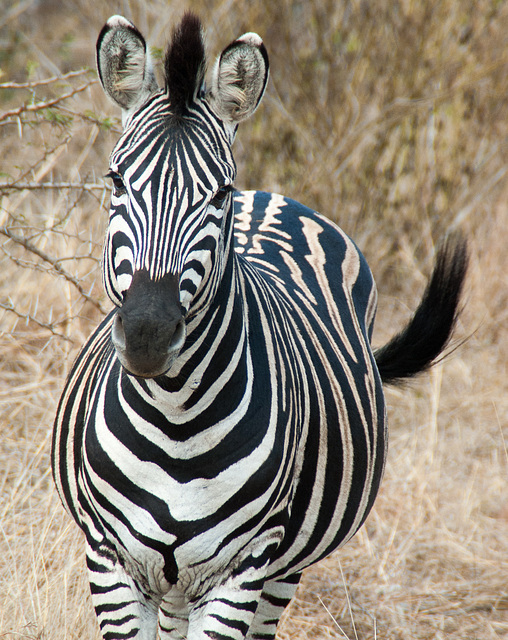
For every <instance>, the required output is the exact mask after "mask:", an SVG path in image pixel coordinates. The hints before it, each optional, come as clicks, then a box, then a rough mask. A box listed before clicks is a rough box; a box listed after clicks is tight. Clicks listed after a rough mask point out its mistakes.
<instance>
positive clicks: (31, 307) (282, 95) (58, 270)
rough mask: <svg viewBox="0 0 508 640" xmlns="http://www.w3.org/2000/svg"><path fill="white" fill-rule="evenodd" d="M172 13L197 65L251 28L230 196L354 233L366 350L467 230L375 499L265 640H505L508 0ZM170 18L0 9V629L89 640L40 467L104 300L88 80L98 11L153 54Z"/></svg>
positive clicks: (401, 395)
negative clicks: (426, 364) (458, 301)
mask: <svg viewBox="0 0 508 640" xmlns="http://www.w3.org/2000/svg"><path fill="white" fill-rule="evenodd" d="M4 4H5V3H4ZM62 5H63V6H64V8H63V7H62ZM106 5H107V6H106ZM186 7H189V8H192V9H194V10H196V11H198V12H199V13H200V14H201V15H202V17H203V20H204V24H205V27H206V32H207V38H208V42H209V49H210V53H211V55H212V56H213V55H215V53H217V52H218V50H219V47H220V46H225V45H226V44H227V42H228V41H229V40H230V39H232V38H234V37H235V36H237V35H239V34H240V33H242V32H244V31H247V30H256V31H258V32H259V33H260V34H261V35H262V36H263V38H264V39H265V42H266V44H267V47H268V50H269V53H270V56H271V63H272V80H271V84H270V87H269V89H268V92H267V95H266V97H265V101H264V105H263V106H262V107H261V108H260V110H259V111H258V113H257V114H256V115H255V117H254V118H253V119H252V120H251V121H250V122H249V123H248V124H246V125H244V127H243V129H242V130H241V131H240V133H239V137H238V140H237V143H236V158H237V161H238V166H239V176H238V180H237V185H238V186H239V187H248V188H263V189H267V190H270V189H271V190H278V191H282V192H283V193H284V194H286V195H288V196H291V197H294V198H296V199H298V200H301V201H303V202H304V203H306V204H308V205H310V206H313V207H315V208H316V209H318V210H320V211H322V212H323V213H325V214H327V215H329V216H330V217H332V218H334V219H335V220H337V221H338V222H339V223H340V224H341V225H342V226H343V228H344V229H345V230H346V231H347V232H348V233H350V234H351V235H352V236H353V238H354V239H355V240H356V241H357V243H358V244H359V245H360V247H361V248H362V250H363V251H364V253H365V254H366V256H367V259H368V260H369V262H370V264H371V266H372V269H373V271H374V274H375V277H376V280H377V282H378V286H379V290H380V309H379V313H378V322H377V328H376V335H375V341H376V343H377V344H379V343H381V342H382V341H383V340H385V339H386V338H387V337H388V336H389V335H391V333H392V332H393V331H394V329H395V328H396V327H397V326H400V325H401V324H402V323H403V322H404V320H405V319H406V318H407V317H408V315H409V313H410V310H411V309H413V308H414V307H415V304H416V302H417V300H418V298H419V296H420V295H421V292H422V290H423V287H424V283H425V277H426V275H427V274H428V273H429V271H430V268H431V263H432V257H433V252H434V245H435V243H436V242H438V241H439V239H440V238H441V237H442V236H443V234H444V233H446V231H447V230H449V229H451V228H461V229H462V230H463V231H464V232H465V233H466V234H467V235H468V237H469V238H470V247H471V254H472V261H471V269H470V275H469V280H468V285H467V292H466V298H467V299H466V304H465V309H464V313H463V315H462V319H461V322H460V324H459V327H458V331H457V339H458V340H462V339H464V338H468V339H467V341H466V342H465V344H463V345H462V346H461V347H460V349H458V350H457V351H456V352H455V353H453V355H452V356H451V357H450V358H449V359H448V360H446V361H445V362H444V363H443V364H441V365H439V366H438V367H436V368H435V369H434V370H433V371H432V372H431V373H430V374H429V375H427V376H424V377H422V378H421V379H420V380H419V381H418V382H417V383H415V384H414V385H412V387H410V388H408V389H403V390H388V391H387V399H388V404H389V418H390V432H391V440H390V452H389V460H388V464H387V469H386V474H385V478H384V482H383V486H382V489H381V492H380V495H379V498H378V501H377V503H376V506H375V509H374V511H373V513H372V515H371V516H370V517H369V520H368V522H367V524H366V526H365V527H364V528H363V529H362V530H361V532H360V533H359V534H358V535H357V536H356V537H355V539H354V540H353V541H352V542H351V543H349V544H348V545H347V546H346V547H345V548H344V549H343V550H341V551H340V552H338V553H336V554H334V555H333V556H332V557H331V558H329V559H328V560H326V561H324V562H322V563H321V564H320V565H319V566H317V567H315V568H312V569H310V570H308V571H307V573H306V575H305V577H304V580H303V582H302V585H301V587H300V589H299V593H298V597H297V599H296V600H295V601H294V603H293V604H292V605H291V607H290V609H289V611H288V612H287V614H286V615H285V618H284V622H283V624H282V625H281V627H280V638H281V640H282V639H284V640H292V639H296V638H299V639H300V640H303V639H305V638H308V639H309V640H310V639H312V640H314V639H325V638H331V639H338V638H349V639H350V640H353V639H355V640H356V639H362V640H369V639H373V638H385V639H397V640H398V639H408V638H412V639H414V640H423V639H436V640H438V639H444V638H451V639H453V640H458V639H477V640H487V639H488V640H490V639H494V638H501V637H505V636H507V637H508V586H507V579H506V577H507V571H508V559H507V554H506V550H507V548H508V492H507V484H508V483H507V471H508V448H507V445H508V376H507V373H508V372H507V362H508V305H507V302H508V276H507V275H506V274H507V273H508V252H507V251H506V249H505V246H504V245H505V243H506V238H507V233H508V208H507V205H506V202H507V197H508V183H507V173H508V164H507V159H508V146H507V140H508V102H507V100H506V96H507V95H508V36H507V34H508V5H507V4H506V3H504V2H500V1H499V0H497V1H496V0H475V1H473V0H460V1H459V0H443V1H441V2H438V1H437V0H426V1H421V2H414V1H412V0H398V1H397V2H389V1H388V0H377V1H376V2H370V3H369V2H361V1H360V0H352V1H349V2H346V0H344V1H342V0H339V1H337V0H333V1H332V0H320V1H319V2H318V1H317V0H316V1H315V2H313V1H309V2H307V3H304V2H296V1H293V2H290V0H281V1H279V2H274V3H266V2H265V3H251V2H245V3H232V2H230V1H229V0H213V1H212V2H207V3H205V2H204V0H189V2H188V3H187V4H186ZM183 8H184V7H183V6H182V4H181V3H180V2H171V1H170V2H162V1H159V0H149V1H147V2H141V1H140V0H131V1H130V2H119V1H118V2H109V3H102V2H99V0H70V1H69V2H66V3H60V2H58V1H57V0H40V1H39V2H35V1H34V2H29V1H27V2H24V3H23V2H22V3H18V2H15V1H14V0H7V3H6V7H4V6H3V8H2V12H1V15H0V43H1V46H0V70H1V72H2V76H1V77H0V83H4V84H3V85H2V86H1V87H0V141H1V151H2V152H1V154H0V198H1V202H0V249H1V251H2V254H1V256H0V261H1V262H0V264H1V270H0V323H1V324H0V332H1V333H0V347H1V350H0V354H1V355H0V371H1V373H0V430H1V431H0V434H1V437H0V460H1V462H2V464H1V466H0V638H10V639H12V640H14V638H41V639H43V638H44V639H47V640H61V639H62V638H65V639H66V640H67V639H69V640H70V639H74V638H76V639H77V638H80V639H84V638H88V639H92V638H98V637H99V636H98V631H97V627H96V622H95V616H94V614H93V612H92V609H91V604H90V599H89V595H88V587H87V581H86V575H85V572H84V557H83V549H82V540H81V537H80V534H79V532H78V530H77V528H76V527H75V526H74V524H73V523H72V522H71V521H70V519H69V518H68V517H67V515H66V514H65V513H64V512H63V509H62V507H61V506H60V504H59V501H58V498H57V497H56V496H55V492H54V489H53V484H52V480H51V474H50V470H49V469H50V463H49V447H50V437H51V425H52V420H53V416H54V413H55V409H56V403H57V401H58V396H59V392H60V390H61V388H62V385H63V382H64V379H65V376H66V373H67V371H68V368H69V366H70V364H71V362H72V359H73V357H74V356H75V354H76V352H77V350H78V348H79V346H80V345H81V344H82V343H83V341H84V340H85V339H86V336H87V335H88V334H89V333H90V331H91V330H92V328H93V327H94V326H95V324H96V323H97V321H98V319H99V318H100V317H101V315H102V313H103V311H104V309H107V308H108V302H107V301H106V299H105V296H104V294H103V292H102V287H101V283H100V268H99V260H100V254H101V245H102V239H103V234H104V228H105V222H106V219H107V201H108V198H109V192H108V186H107V184H105V181H104V180H103V178H102V176H103V174H104V173H105V171H106V168H107V157H108V153H109V151H110V150H111V148H112V146H113V144H114V141H115V139H116V137H117V135H118V131H119V123H118V115H119V114H118V113H116V112H115V110H114V108H113V107H112V106H111V105H110V104H109V103H108V102H107V101H106V99H105V98H104V96H103V95H102V92H101V90H100V88H99V87H98V86H97V83H96V80H95V74H94V73H93V72H86V67H93V65H94V60H93V55H94V53H93V52H94V42H95V38H96V35H97V33H98V31H99V29H100V27H101V26H102V24H103V22H104V21H105V19H107V17H108V15H110V14H111V13H114V12H122V13H125V12H127V15H128V17H131V18H134V20H135V21H136V23H137V24H138V25H139V26H140V27H141V28H142V29H143V30H144V32H145V33H146V34H147V35H148V36H149V39H150V41H151V42H152V44H154V45H156V46H160V47H162V46H164V42H165V39H166V37H167V34H168V32H169V30H170V28H171V25H172V24H173V23H174V21H175V20H176V19H177V17H178V16H179V15H180V14H181V12H182V10H183ZM81 69H85V71H84V72H83V73H81V74H78V75H72V74H71V75H67V76H66V75H65V74H69V73H70V72H73V71H78V70H81ZM51 78H54V80H52V81H50V82H48V83H46V84H41V81H43V80H44V81H45V80H47V79H51ZM27 82H30V83H32V84H31V85H30V86H29V87H20V86H15V85H16V84H18V85H19V84H22V83H27ZM67 94H72V95H70V96H69V97H68V98H66V99H62V96H65V95H67ZM54 101H56V102H54ZM50 103H51V104H50Z"/></svg>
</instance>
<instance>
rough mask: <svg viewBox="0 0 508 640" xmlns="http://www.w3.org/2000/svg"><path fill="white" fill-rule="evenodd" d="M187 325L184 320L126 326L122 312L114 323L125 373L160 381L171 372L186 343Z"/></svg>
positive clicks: (119, 357) (117, 348)
mask: <svg viewBox="0 0 508 640" xmlns="http://www.w3.org/2000/svg"><path fill="white" fill-rule="evenodd" d="M185 337H186V329H185V322H184V320H183V319H182V318H180V319H179V320H178V321H176V322H174V321H173V322H168V323H166V326H165V327H164V330H161V327H160V326H153V324H151V325H150V326H148V327H147V326H142V327H137V331H136V332H135V333H134V332H133V331H132V329H130V328H129V329H127V330H126V327H125V323H124V320H123V318H122V316H121V314H120V313H117V315H116V317H115V320H114V322H113V328H112V331H111V339H112V342H113V345H114V347H115V351H116V355H117V357H118V360H119V361H120V364H121V365H122V367H123V368H124V369H125V371H126V372H127V373H129V374H131V375H134V376H136V377H138V378H156V377H158V376H162V375H164V374H166V373H168V371H169V370H170V369H171V367H172V366H173V364H174V362H175V360H176V359H177V357H178V355H179V354H180V351H181V349H182V346H183V344H184V342H185Z"/></svg>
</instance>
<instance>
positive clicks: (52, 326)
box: [0, 302, 74, 343]
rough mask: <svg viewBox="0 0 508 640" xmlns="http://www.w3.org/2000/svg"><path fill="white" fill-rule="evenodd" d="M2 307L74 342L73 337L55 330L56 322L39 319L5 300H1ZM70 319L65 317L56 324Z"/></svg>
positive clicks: (59, 336) (0, 305)
mask: <svg viewBox="0 0 508 640" xmlns="http://www.w3.org/2000/svg"><path fill="white" fill-rule="evenodd" d="M0 309H4V311H9V312H10V313H13V314H14V315H15V316H17V317H18V318H20V319H21V320H25V321H26V322H34V323H35V324H36V325H38V326H39V327H41V328H42V329H47V330H48V331H50V332H51V333H52V334H53V335H54V336H57V337H58V338H62V339H63V340H66V341H67V342H71V343H73V342H74V341H73V340H71V338H69V337H68V336H66V335H65V334H63V333H60V332H59V331H56V330H55V324H49V323H47V322H42V320H38V319H37V318H36V317H34V316H32V315H30V314H29V313H21V312H20V311H18V310H17V309H16V308H15V307H14V306H13V305H12V304H6V303H5V302H0ZM68 321H69V318H65V320H62V321H60V322H58V323H56V324H64V323H66V322H68Z"/></svg>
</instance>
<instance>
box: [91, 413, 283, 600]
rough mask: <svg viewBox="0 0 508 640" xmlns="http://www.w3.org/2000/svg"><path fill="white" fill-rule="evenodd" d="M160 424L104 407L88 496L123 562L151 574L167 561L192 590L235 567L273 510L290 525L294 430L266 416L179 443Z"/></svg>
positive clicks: (94, 430) (94, 431)
mask: <svg viewBox="0 0 508 640" xmlns="http://www.w3.org/2000/svg"><path fill="white" fill-rule="evenodd" d="M160 426H161V425H156V424H153V423H150V422H149V421H148V420H147V419H146V417H145V418H143V419H141V418H139V417H138V418H137V419H136V417H135V416H133V415H131V416H130V417H129V420H127V416H126V415H125V414H122V413H121V412H120V411H113V410H112V409H111V407H109V408H106V406H105V405H104V404H103V405H102V407H101V410H97V411H95V413H94V414H93V415H90V419H89V421H88V424H87V428H86V430H85V437H84V450H85V454H86V455H85V456H84V457H83V470H82V471H83V472H82V482H83V483H84V484H85V485H86V484H88V483H89V484H90V487H89V490H87V489H85V492H84V493H86V494H88V496H89V497H88V500H89V501H90V502H92V503H94V504H91V505H90V506H91V511H92V510H93V511H94V512H95V513H97V514H98V515H99V518H100V520H101V523H100V524H101V527H100V528H101V529H102V530H103V531H104V532H107V531H108V530H110V531H111V530H113V531H115V532H117V533H116V537H117V539H116V540H115V541H114V542H113V544H114V545H115V547H116V548H117V549H118V550H119V554H120V555H121V556H123V558H124V561H125V558H130V560H128V562H133V563H134V564H135V565H136V566H143V567H151V568H150V569H149V570H148V569H147V570H146V571H144V573H152V574H153V573H154V569H153V567H159V568H160V567H164V566H167V565H168V563H170V564H172V565H174V569H173V574H174V575H178V576H179V579H180V580H183V581H184V583H185V584H186V585H189V584H192V585H195V584H197V583H201V581H202V580H204V579H206V576H212V575H216V574H218V573H222V572H224V571H225V570H226V568H227V567H231V566H232V563H234V562H235V560H238V557H237V555H238V550H239V549H241V548H244V549H245V548H250V546H249V545H250V544H251V541H252V540H254V539H255V538H256V537H257V536H258V534H259V533H260V532H262V531H263V527H264V526H265V523H266V522H267V521H268V520H269V519H270V517H272V515H273V512H274V511H276V512H278V513H279V512H280V513H281V516H280V517H281V521H282V520H284V518H285V516H284V514H285V513H286V512H287V507H288V502H289V500H290V495H291V483H292V477H291V471H292V466H293V458H292V456H293V455H294V454H292V453H291V450H292V448H291V447H288V446H287V444H288V443H287V438H288V429H287V424H285V425H281V423H280V421H278V420H277V419H272V420H270V417H269V416H268V420H267V422H266V424H265V425H264V426H262V425H261V424H260V423H259V422H258V421H254V420H251V418H250V417H248V418H245V417H244V419H243V420H242V422H241V423H240V424H236V423H235V422H234V420H232V421H231V424H228V423H227V421H226V422H225V423H221V424H220V425H215V428H209V429H204V430H203V431H201V432H198V433H196V434H194V435H193V436H192V437H189V438H187V439H180V440H176V439H172V438H171V437H169V436H168V435H167V433H165V432H164V430H162V429H161V428H160ZM166 426H167V425H166ZM283 427H284V428H283ZM166 431H168V429H166ZM289 431H290V430H289ZM281 438H282V439H281ZM98 487H100V496H99V497H98V499H97V500H95V501H94V497H93V496H94V491H93V489H94V488H95V490H96V489H97V488H98ZM246 523H249V524H248V526H247V525H246ZM118 532H121V533H120V535H118ZM104 535H105V537H106V538H107V537H108V534H107V533H105V534H104ZM275 535H276V537H277V536H279V538H280V535H281V534H280V533H279V534H275ZM231 540H234V543H233V544H232V543H231V542H230V541H231ZM225 541H227V544H225ZM253 544H255V543H253ZM160 570H162V569H160ZM175 572H176V573H175ZM156 582H157V584H159V582H160V580H159V581H156ZM194 589H195V587H192V590H194Z"/></svg>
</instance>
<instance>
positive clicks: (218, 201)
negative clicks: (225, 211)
mask: <svg viewBox="0 0 508 640" xmlns="http://www.w3.org/2000/svg"><path fill="white" fill-rule="evenodd" d="M232 190H233V187H231V186H227V187H221V188H220V189H219V190H218V191H217V193H216V194H215V195H214V197H213V198H212V199H211V200H210V204H211V205H212V207H215V208H216V209H222V207H223V205H224V200H225V199H226V197H227V195H228V193H229V192H230V191H232Z"/></svg>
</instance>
